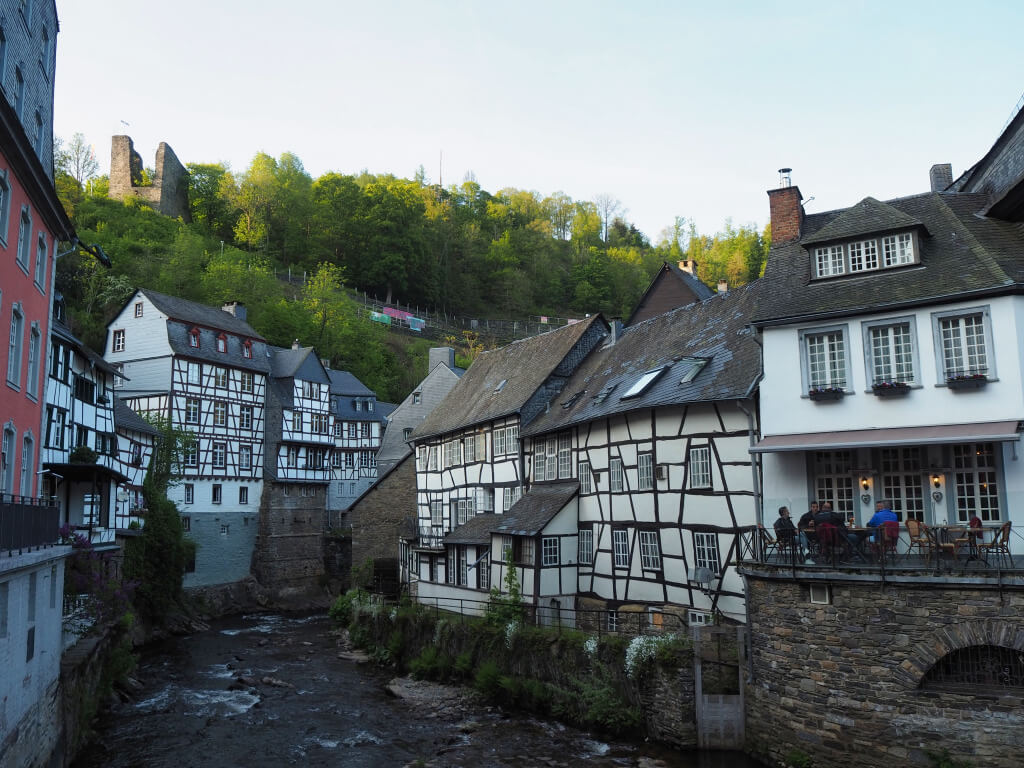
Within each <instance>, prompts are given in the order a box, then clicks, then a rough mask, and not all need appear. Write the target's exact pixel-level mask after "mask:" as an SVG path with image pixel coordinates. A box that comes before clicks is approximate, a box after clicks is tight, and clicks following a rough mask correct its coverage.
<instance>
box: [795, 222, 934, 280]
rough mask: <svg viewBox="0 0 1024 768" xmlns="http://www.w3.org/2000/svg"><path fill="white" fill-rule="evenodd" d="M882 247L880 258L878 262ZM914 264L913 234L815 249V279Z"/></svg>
mask: <svg viewBox="0 0 1024 768" xmlns="http://www.w3.org/2000/svg"><path fill="white" fill-rule="evenodd" d="M879 248H881V259H879ZM914 261H915V248H914V234H913V233H912V232H902V233H899V234H895V235H888V236H886V237H882V238H880V239H879V238H871V239H868V240H857V241H854V242H851V243H839V244H832V245H824V246H821V247H819V248H815V249H814V253H813V265H814V276H815V277H837V276H839V275H845V274H847V273H849V274H855V273H857V272H870V271H873V270H877V269H889V268H892V267H899V266H902V265H904V264H913V263H914Z"/></svg>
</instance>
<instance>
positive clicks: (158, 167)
mask: <svg viewBox="0 0 1024 768" xmlns="http://www.w3.org/2000/svg"><path fill="white" fill-rule="evenodd" d="M142 168H143V165H142V158H141V157H140V156H139V153H138V152H136V151H135V146H134V144H132V139H131V137H130V136H114V137H113V139H112V140H111V149H110V196H111V197H112V198H114V199H115V200H124V199H125V198H126V197H138V198H141V199H142V200H145V201H146V203H148V204H149V205H150V206H152V208H153V209H154V210H155V211H157V212H158V213H162V214H163V215H164V216H170V217H171V218H181V219H183V220H184V221H191V219H192V217H191V215H190V213H189V207H188V171H187V170H185V166H183V165H182V164H181V162H179V160H178V157H177V155H175V154H174V150H173V149H171V148H170V146H169V145H168V144H167V142H164V141H161V142H160V146H159V147H157V150H156V164H155V165H154V171H155V172H154V175H153V183H152V184H150V185H147V186H143V184H142V181H143V179H142Z"/></svg>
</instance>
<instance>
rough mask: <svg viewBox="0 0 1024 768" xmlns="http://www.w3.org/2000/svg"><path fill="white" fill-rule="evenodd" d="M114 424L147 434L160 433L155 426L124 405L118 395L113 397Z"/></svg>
mask: <svg viewBox="0 0 1024 768" xmlns="http://www.w3.org/2000/svg"><path fill="white" fill-rule="evenodd" d="M114 425H115V426H116V427H119V428H121V429H128V430H131V431H132V432H142V433H144V434H147V435H158V434H160V433H159V432H158V431H157V429H156V427H154V426H153V425H152V424H150V423H149V422H148V421H146V420H145V419H144V418H142V417H141V416H139V414H137V413H136V412H135V411H134V410H132V408H130V407H129V406H127V405H125V402H124V401H123V400H122V399H121V398H119V397H115V398H114Z"/></svg>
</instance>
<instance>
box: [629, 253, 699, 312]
mask: <svg viewBox="0 0 1024 768" xmlns="http://www.w3.org/2000/svg"><path fill="white" fill-rule="evenodd" d="M665 280H673V281H676V282H679V283H681V284H682V291H683V294H684V295H685V293H687V292H688V293H690V294H692V295H693V298H694V300H696V301H704V300H706V299H710V298H711V297H712V296H714V295H715V292H714V291H713V290H711V289H710V288H708V286H706V285H704V283H703V282H702V281H701V280H700V279H699V278H697V277H696V276H695V275H693V274H691V273H689V272H687V271H686V270H684V269H680V268H679V267H678V266H677V265H676V264H674V263H672V262H668V261H666V262H663V263H662V265H661V269H659V270H658V274H656V275H655V276H654V279H653V280H651V284H650V285H648V286H647V290H646V291H644V295H643V296H641V297H640V300H639V301H638V302H637V303H636V307H634V308H633V312H632V314H630V316H629V319H628V320H626V325H632V324H633V322H634V321H635V320H636V318H637V315H638V314H639V313H641V312H643V311H644V310H647V305H648V301H649V299H650V297H651V294H653V293H654V292H655V291H657V290H659V288H660V286H661V285H662V283H663V282H664V281H665ZM684 303H686V304H688V303H690V302H684ZM647 311H648V312H651V310H647ZM653 311H654V312H656V311H657V310H653Z"/></svg>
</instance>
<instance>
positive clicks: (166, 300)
mask: <svg viewBox="0 0 1024 768" xmlns="http://www.w3.org/2000/svg"><path fill="white" fill-rule="evenodd" d="M138 291H139V292H140V293H142V294H143V295H144V296H146V297H147V298H148V299H149V300H150V301H152V302H153V304H154V305H156V307H157V309H159V310H160V311H161V312H164V313H165V314H166V315H167V316H168V318H169V319H171V320H177V321H179V322H182V323H192V324H193V325H201V326H203V327H205V328H209V329H210V330H218V331H225V330H228V331H231V332H232V333H238V331H237V330H234V329H232V328H230V326H231V325H232V324H239V325H241V326H244V327H245V328H246V329H248V332H247V334H246V335H248V336H250V337H251V338H253V339H254V340H259V341H266V339H264V338H263V336H262V335H261V334H260V333H259V332H257V331H256V329H255V328H253V327H252V326H251V325H249V322H248V320H242V319H241V318H240V317H237V316H235V315H232V314H231V313H229V312H225V311H224V310H223V309H221V308H220V307H215V306H212V305H210V304H204V303H202V302H201V301H193V300H192V299H185V298H182V297H181V296H172V295H170V294H169V293H161V292H160V291H155V290H153V289H152V288H139V289H138ZM181 303H184V304H187V305H191V306H192V307H195V309H196V312H197V313H207V312H220V313H221V314H223V315H224V316H225V317H226V318H230V319H229V320H226V321H225V324H224V325H220V324H218V325H210V324H208V323H206V322H203V321H196V319H195V318H191V317H184V316H182V315H183V313H181V312H179V311H177V310H176V309H174V307H175V305H176V304H181Z"/></svg>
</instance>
